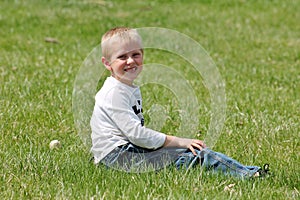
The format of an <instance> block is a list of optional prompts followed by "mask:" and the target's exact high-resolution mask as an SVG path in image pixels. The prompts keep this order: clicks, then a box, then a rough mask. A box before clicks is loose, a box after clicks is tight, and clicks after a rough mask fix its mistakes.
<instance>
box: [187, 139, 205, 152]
mask: <svg viewBox="0 0 300 200" xmlns="http://www.w3.org/2000/svg"><path fill="white" fill-rule="evenodd" d="M189 143H190V145H188V149H189V150H191V152H192V153H193V154H194V155H197V153H196V151H195V148H196V149H199V150H202V149H203V148H206V144H205V143H204V142H203V141H202V140H197V139H191V141H190V142H189Z"/></svg>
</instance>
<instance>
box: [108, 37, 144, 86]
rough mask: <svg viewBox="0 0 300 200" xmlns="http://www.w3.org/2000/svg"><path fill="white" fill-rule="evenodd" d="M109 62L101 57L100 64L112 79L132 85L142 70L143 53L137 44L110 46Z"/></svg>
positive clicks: (128, 43)
mask: <svg viewBox="0 0 300 200" xmlns="http://www.w3.org/2000/svg"><path fill="white" fill-rule="evenodd" d="M111 48H112V49H111V50H112V52H113V53H112V55H111V57H110V60H107V59H106V58H104V57H102V63H103V64H104V65H105V67H106V68H107V69H108V70H109V71H111V74H112V76H113V77H115V78H116V79H117V80H119V81H121V82H122V83H125V84H127V85H132V84H133V81H134V80H135V79H136V78H137V76H138V75H139V73H140V72H141V71H142V69H143V51H142V50H141V46H140V44H138V43H137V42H127V43H123V44H120V43H118V44H116V43H115V44H112V45H111Z"/></svg>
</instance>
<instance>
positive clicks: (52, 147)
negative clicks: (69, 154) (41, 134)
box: [49, 140, 61, 149]
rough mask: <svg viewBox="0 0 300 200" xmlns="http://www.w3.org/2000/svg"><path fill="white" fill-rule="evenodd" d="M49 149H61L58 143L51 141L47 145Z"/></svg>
mask: <svg viewBox="0 0 300 200" xmlns="http://www.w3.org/2000/svg"><path fill="white" fill-rule="evenodd" d="M49 147H50V149H59V148H60V147H61V144H60V141H58V140H52V141H51V142H50V144H49Z"/></svg>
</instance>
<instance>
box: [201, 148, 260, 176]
mask: <svg viewBox="0 0 300 200" xmlns="http://www.w3.org/2000/svg"><path fill="white" fill-rule="evenodd" d="M201 157H202V158H204V159H203V163H202V166H203V167H204V168H205V169H208V170H213V171H219V172H222V173H224V174H230V175H233V176H240V177H251V176H253V175H254V173H255V172H257V171H258V170H259V169H260V167H257V166H244V165H242V164H241V163H239V162H238V161H236V160H234V159H232V158H230V157H228V156H226V155H224V154H222V153H219V152H214V151H212V150H210V149H208V148H205V149H203V150H202V151H201Z"/></svg>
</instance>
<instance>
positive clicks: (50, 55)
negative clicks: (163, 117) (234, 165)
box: [0, 0, 300, 199]
mask: <svg viewBox="0 0 300 200" xmlns="http://www.w3.org/2000/svg"><path fill="white" fill-rule="evenodd" d="M103 2H104V1H100V0H98V1H97V0H95V1H87V0H86V1H37V0H36V1H34V0H28V1H26V2H25V1H8V0H4V1H1V3H0V82H1V87H0V91H1V95H0V106H1V109H0V130H1V135H0V138H1V139H0V143H1V150H0V158H1V167H0V177H1V178H0V186H1V190H0V197H1V199H299V196H300V187H299V185H300V181H299V175H300V170H299V169H300V166H299V163H300V159H299V150H300V148H299V132H300V130H299V127H300V124H299V121H300V117H299V107H300V100H299V99H300V92H299V88H300V85H299V83H300V53H299V52H300V39H299V36H300V26H299V20H298V19H300V14H299V10H300V3H298V2H297V1H292V0H290V1H279V0H278V1H277V0H274V1H254V0H251V1H242V0H239V1H238V0H234V1H229V0H228V1H213V0H211V1H210V0H205V1H193V2H189V1H158V0H157V1H152V2H151V3H147V2H145V1H140V2H135V1H131V0H129V1H114V2H109V1H105V2H104V4H103ZM167 2H168V3H167ZM114 26H130V27H163V28H170V29H174V30H177V31H179V32H181V33H184V34H186V35H188V36H190V37H192V38H193V39H195V40H196V41H198V42H199V43H200V44H201V45H202V46H203V47H204V48H205V49H206V50H207V52H208V53H209V54H210V56H211V57H212V58H213V60H214V61H215V63H216V65H217V66H218V68H219V71H220V73H221V75H222V77H223V79H224V80H225V82H226V98H227V111H226V114H227V117H226V123H225V125H224V128H223V130H222V134H221V136H220V138H219V139H218V141H217V143H216V145H215V146H214V149H215V150H217V151H220V152H223V153H225V154H227V155H229V156H232V157H233V158H236V159H237V160H239V161H240V162H242V163H245V164H251V165H252V164H254V165H261V164H263V163H265V162H268V163H270V165H271V170H272V172H273V173H274V176H273V177H270V178H267V179H263V180H259V179H257V180H247V181H245V180H244V181H241V180H237V179H234V178H231V177H224V176H217V175H213V174H209V173H205V172H201V170H199V169H195V170H192V171H189V172H188V173H185V172H182V171H174V170H164V171H161V172H159V173H146V174H125V173H122V172H119V171H112V170H107V169H106V168H104V167H95V166H93V165H92V164H91V163H89V162H88V160H89V157H90V154H89V152H88V150H87V149H88V148H87V147H86V146H84V145H83V143H82V141H81V140H80V137H79V135H78V133H77V131H76V129H75V126H74V122H73V113H72V90H73V84H74V81H75V77H76V75H77V72H78V70H79V68H80V66H81V64H82V62H83V60H84V58H85V57H86V56H87V55H88V54H89V52H90V51H91V50H92V49H93V48H94V47H95V46H97V45H98V44H99V42H100V37H101V35H102V34H103V33H104V32H105V31H106V30H108V29H109V28H111V27H114ZM46 37H53V38H56V39H57V40H58V41H59V43H58V44H56V43H47V42H45V38H46ZM146 53H148V54H146V60H145V62H156V63H164V64H166V65H172V66H174V68H176V69H179V70H182V71H183V72H185V73H183V74H184V76H185V77H186V78H187V79H189V80H194V78H196V77H197V76H195V75H194V73H192V71H188V70H187V68H185V66H186V62H185V61H183V60H181V59H180V58H177V57H176V56H175V55H170V54H169V53H166V52H163V53H162V52H160V51H150V50H149V51H147V52H146ZM192 85H193V86H194V87H195V90H196V91H197V97H198V99H199V101H201V102H203V104H201V108H200V111H201V112H202V115H203V118H201V119H199V122H200V125H199V132H201V133H202V136H201V137H204V135H205V131H207V128H208V125H209V109H210V107H209V106H210V105H209V100H210V99H209V95H208V93H207V91H206V90H205V88H204V86H203V85H202V83H201V80H197V81H195V82H192ZM150 89H151V90H150ZM152 89H157V90H159V89H160V88H159V87H155V86H152V85H149V86H147V87H144V88H142V91H143V96H144V108H145V110H147V109H148V108H150V107H151V105H152V103H155V100H158V101H159V102H160V104H161V105H168V106H169V107H168V109H167V110H168V111H169V112H171V114H170V116H171V117H170V118H169V119H168V121H167V123H166V125H165V126H164V127H163V130H164V131H165V132H168V133H172V132H173V131H174V129H175V128H174V127H176V126H177V125H178V123H179V122H178V107H176V106H178V105H176V101H175V102H174V101H173V100H170V99H171V97H169V96H171V93H170V92H168V91H167V92H164V93H165V94H168V95H167V96H162V95H159V94H162V93H163V92H161V91H158V95H157V96H155V94H153V92H152ZM146 100H147V101H146ZM146 117H147V118H149V117H148V116H146ZM53 139H58V140H60V141H61V142H62V145H63V146H62V148H61V149H58V150H54V151H51V150H50V149H49V147H48V145H49V142H50V141H51V140H53ZM229 184H235V185H234V186H233V190H231V191H224V188H225V186H227V185H229Z"/></svg>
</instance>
